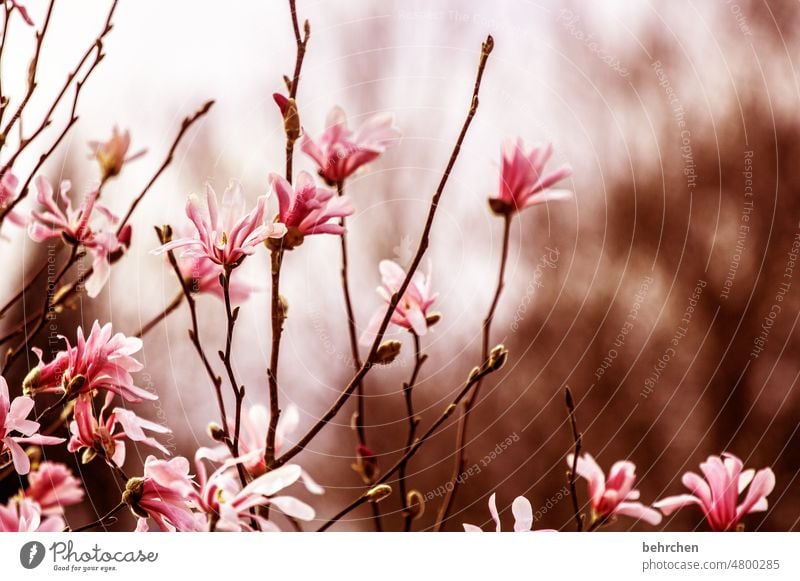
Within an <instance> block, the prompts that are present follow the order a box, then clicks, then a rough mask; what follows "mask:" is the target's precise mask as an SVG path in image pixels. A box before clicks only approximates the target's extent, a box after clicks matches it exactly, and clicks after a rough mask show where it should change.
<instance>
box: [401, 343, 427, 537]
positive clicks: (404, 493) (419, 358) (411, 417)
mask: <svg viewBox="0 0 800 581" xmlns="http://www.w3.org/2000/svg"><path fill="white" fill-rule="evenodd" d="M411 335H412V336H413V337H414V369H413V370H412V371H411V378H410V379H409V380H408V381H407V382H405V383H404V384H403V398H404V400H405V402H406V416H408V436H407V438H406V445H405V447H404V448H403V454H404V455H405V454H406V453H408V451H409V450H410V449H411V446H412V445H413V444H414V436H415V435H416V433H417V426H418V425H419V417H417V416H416V415H415V414H414V401H413V398H412V395H413V391H414V386H415V385H416V384H417V377H418V376H419V371H420V369H421V368H422V364H423V363H425V360H426V359H427V358H428V356H427V355H424V354H423V353H422V348H421V345H420V339H419V335H417V334H416V333H415V332H414V331H413V330H412V331H411ZM407 466H408V460H405V461H403V462H402V463H401V464H400V467H399V468H398V471H399V475H398V477H397V480H398V487H399V488H400V496H401V502H402V506H403V530H404V531H405V532H408V531H410V530H411V521H412V520H413V518H414V515H413V514H412V512H411V507H410V506H409V504H408V490H406V468H407Z"/></svg>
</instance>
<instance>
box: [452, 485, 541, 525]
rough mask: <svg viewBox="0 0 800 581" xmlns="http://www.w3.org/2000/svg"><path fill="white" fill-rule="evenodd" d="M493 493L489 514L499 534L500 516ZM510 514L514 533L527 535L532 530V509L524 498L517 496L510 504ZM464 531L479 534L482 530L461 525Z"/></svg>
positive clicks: (490, 499) (490, 498)
mask: <svg viewBox="0 0 800 581" xmlns="http://www.w3.org/2000/svg"><path fill="white" fill-rule="evenodd" d="M495 497H496V495H495V493H492V495H491V496H490V497H489V514H491V515H492V520H493V521H494V524H495V530H496V531H497V532H498V533H499V532H502V527H501V526H500V515H499V514H498V512H497V500H496V498H495ZM511 513H512V514H513V515H514V532H515V533H527V532H530V531H532V530H533V508H532V507H531V503H530V501H529V500H528V499H527V498H525V497H524V496H518V497H517V498H515V499H514V502H513V503H511ZM463 527H464V530H465V531H466V532H468V533H480V532H483V530H482V529H481V528H480V527H478V526H475V525H471V524H466V523H464V524H463Z"/></svg>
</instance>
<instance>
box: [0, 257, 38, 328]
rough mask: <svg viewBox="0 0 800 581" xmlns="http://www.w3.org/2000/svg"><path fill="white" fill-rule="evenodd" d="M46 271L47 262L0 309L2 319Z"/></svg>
mask: <svg viewBox="0 0 800 581" xmlns="http://www.w3.org/2000/svg"><path fill="white" fill-rule="evenodd" d="M46 270H47V262H45V263H44V264H43V265H42V267H41V268H40V269H39V270H37V271H36V274H34V275H33V277H32V278H31V279H30V280H29V281H28V282H27V283H25V284H24V285H23V286H22V288H21V289H20V290H19V292H18V293H17V294H15V295H14V296H13V297H12V298H11V299H9V301H8V302H7V303H6V304H5V305H3V308H2V309H0V319H2V318H3V316H4V315H5V314H6V313H7V312H8V311H9V310H10V309H11V307H13V306H14V305H15V304H16V303H17V302H18V301H19V300H20V299H22V297H24V296H25V293H26V292H27V291H28V290H29V289H30V288H31V287H32V286H33V283H35V282H36V281H37V280H38V279H39V277H40V276H41V275H42V273H43V272H44V271H46Z"/></svg>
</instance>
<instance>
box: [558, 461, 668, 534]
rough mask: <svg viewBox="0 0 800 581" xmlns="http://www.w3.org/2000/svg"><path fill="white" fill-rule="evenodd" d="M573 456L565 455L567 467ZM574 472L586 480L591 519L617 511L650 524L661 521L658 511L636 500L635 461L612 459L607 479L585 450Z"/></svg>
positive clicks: (611, 515) (597, 520)
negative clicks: (634, 486) (634, 484)
mask: <svg viewBox="0 0 800 581" xmlns="http://www.w3.org/2000/svg"><path fill="white" fill-rule="evenodd" d="M574 459H575V455H574V454H570V455H569V456H567V465H568V466H569V467H570V469H571V468H572V463H573V461H574ZM576 472H577V474H578V476H580V477H581V478H585V479H586V481H587V483H588V487H589V501H590V502H591V505H592V522H593V523H595V522H601V521H604V520H606V519H609V518H611V517H613V516H618V515H623V516H630V517H633V518H637V519H640V520H643V521H645V522H646V523H648V524H651V525H657V524H659V523H660V522H661V515H660V514H658V511H656V510H653V509H652V508H650V507H647V506H645V505H643V504H642V503H641V502H635V501H637V500H639V491H638V490H634V488H633V483H634V482H636V465H635V464H634V463H633V462H628V461H620V462H615V463H614V465H613V466H611V471H610V472H609V473H608V478H607V479H606V475H605V473H603V470H602V469H601V468H600V466H598V464H597V462H595V459H594V458H592V456H591V454H588V453H587V454H584V455H583V456H578V464H577V467H576Z"/></svg>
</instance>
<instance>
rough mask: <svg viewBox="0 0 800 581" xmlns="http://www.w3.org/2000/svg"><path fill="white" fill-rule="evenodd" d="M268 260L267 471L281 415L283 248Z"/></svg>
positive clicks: (272, 455)
mask: <svg viewBox="0 0 800 581" xmlns="http://www.w3.org/2000/svg"><path fill="white" fill-rule="evenodd" d="M270 258H271V272H272V303H271V311H272V352H271V354H270V361H269V370H268V373H267V376H268V381H269V427H268V428H267V441H266V449H265V452H264V458H265V462H266V465H267V468H268V469H271V468H273V466H274V464H275V438H276V437H277V434H278V420H279V419H280V415H281V408H280V402H279V400H278V397H279V396H278V391H279V390H278V363H279V361H280V352H281V335H282V334H283V322H284V321H285V320H286V308H285V305H284V303H283V300H282V299H281V292H280V284H281V265H282V264H283V248H282V247H281V248H278V249H275V250H272V252H271V255H270Z"/></svg>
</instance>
